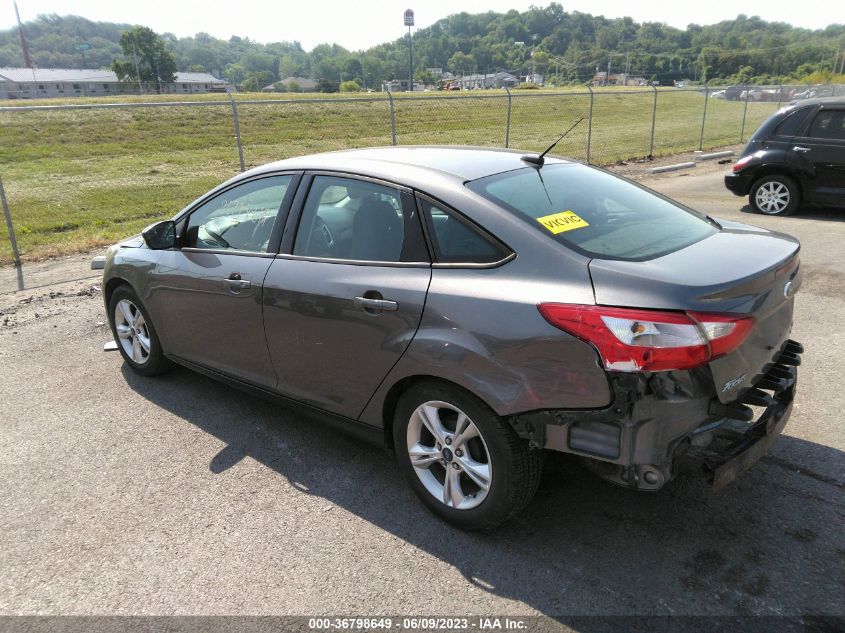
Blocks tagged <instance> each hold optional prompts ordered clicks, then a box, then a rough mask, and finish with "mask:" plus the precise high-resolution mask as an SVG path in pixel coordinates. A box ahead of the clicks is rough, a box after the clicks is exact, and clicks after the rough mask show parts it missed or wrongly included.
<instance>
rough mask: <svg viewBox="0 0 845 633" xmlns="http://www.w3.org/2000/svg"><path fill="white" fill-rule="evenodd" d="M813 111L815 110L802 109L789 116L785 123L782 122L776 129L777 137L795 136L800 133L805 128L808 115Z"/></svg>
mask: <svg viewBox="0 0 845 633" xmlns="http://www.w3.org/2000/svg"><path fill="white" fill-rule="evenodd" d="M812 110H813V108H800V109H798V110H796V111H795V112H793V113H792V114H790V115H788V116H787V117H786V118H785V119H784V120H783V121H781V122H780V123H779V124H778V126H777V127H776V128H775V135H776V136H795V135H797V134H798V133H799V130H800V129H801V128H802V127H803V125H804V122H805V121H806V120H807V115H808V114H809V113H810V112H811V111H812Z"/></svg>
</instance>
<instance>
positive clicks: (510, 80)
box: [444, 72, 519, 90]
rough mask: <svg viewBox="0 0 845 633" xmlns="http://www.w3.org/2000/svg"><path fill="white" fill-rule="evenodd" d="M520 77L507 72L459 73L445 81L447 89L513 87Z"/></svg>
mask: <svg viewBox="0 0 845 633" xmlns="http://www.w3.org/2000/svg"><path fill="white" fill-rule="evenodd" d="M518 83H519V79H518V78H517V77H515V76H514V75H511V74H510V73H506V72H498V73H488V74H486V75H459V76H457V77H452V78H451V79H448V80H446V81H445V84H446V85H445V86H444V87H445V88H446V89H447V90H459V89H460V90H481V89H484V88H513V87H514V86H516V85H517V84H518Z"/></svg>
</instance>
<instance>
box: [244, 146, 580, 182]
mask: <svg viewBox="0 0 845 633" xmlns="http://www.w3.org/2000/svg"><path fill="white" fill-rule="evenodd" d="M525 153H526V152H524V151H518V150H508V149H491V148H482V147H461V146H443V145H427V146H422V145H420V146H407V145H406V146H401V147H369V148H365V149H351V150H343V151H338V152H326V153H323V154H311V155H310V156H300V157H297V158H289V159H286V160H282V161H278V162H275V163H270V164H268V165H263V166H262V167H259V168H257V169H256V170H254V171H260V172H263V171H277V170H279V169H315V170H318V169H325V170H329V171H346V172H351V173H357V174H363V175H369V176H373V177H382V178H385V179H388V180H394V179H396V177H398V176H400V175H406V176H407V175H410V172H417V173H419V172H427V173H429V174H432V173H433V174H440V175H443V176H451V177H452V178H455V179H460V180H462V181H467V180H475V179H477V178H483V177H484V176H490V175H492V174H498V173H501V172H505V171H511V170H514V169H520V168H523V167H526V166H527V163H525V162H523V161H522V160H520V157H521V156H524V155H525ZM546 162H547V163H550V164H551V163H563V162H567V161H565V160H563V159H560V158H554V157H552V156H547V157H546ZM409 168H410V169H409Z"/></svg>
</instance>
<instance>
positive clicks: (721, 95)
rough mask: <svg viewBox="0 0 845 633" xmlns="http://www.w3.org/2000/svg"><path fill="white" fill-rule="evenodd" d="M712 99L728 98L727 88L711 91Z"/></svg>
mask: <svg viewBox="0 0 845 633" xmlns="http://www.w3.org/2000/svg"><path fill="white" fill-rule="evenodd" d="M710 98H711V99H727V91H726V90H717V91H716V92H711V93H710Z"/></svg>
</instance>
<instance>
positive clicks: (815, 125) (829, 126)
mask: <svg viewBox="0 0 845 633" xmlns="http://www.w3.org/2000/svg"><path fill="white" fill-rule="evenodd" d="M807 136H809V137H812V138H828V139H835V140H839V141H842V140H845V110H819V112H818V114H816V116H815V118H814V119H813V122H812V123H811V124H810V130H809V131H808V132H807Z"/></svg>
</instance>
